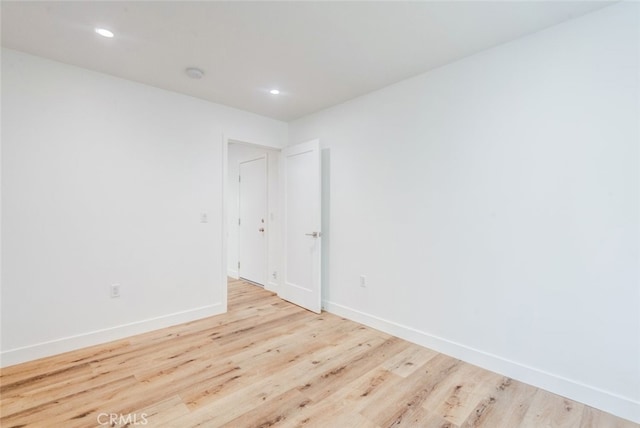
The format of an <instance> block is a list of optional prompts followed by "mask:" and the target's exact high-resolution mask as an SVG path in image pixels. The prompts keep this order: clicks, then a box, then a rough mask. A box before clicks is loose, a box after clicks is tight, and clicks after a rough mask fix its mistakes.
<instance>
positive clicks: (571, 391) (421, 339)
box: [323, 300, 640, 423]
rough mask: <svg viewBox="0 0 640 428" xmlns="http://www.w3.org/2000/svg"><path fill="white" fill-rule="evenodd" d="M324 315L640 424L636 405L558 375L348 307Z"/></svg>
mask: <svg viewBox="0 0 640 428" xmlns="http://www.w3.org/2000/svg"><path fill="white" fill-rule="evenodd" d="M323 307H324V308H325V310H326V311H327V312H330V313H332V314H335V315H338V316H341V317H344V318H347V319H350V320H352V321H356V322H359V323H361V324H364V325H366V326H369V327H372V328H375V329H377V330H380V331H383V332H385V333H388V334H391V335H393V336H397V337H399V338H401V339H404V340H407V341H409V342H413V343H416V344H418V345H421V346H424V347H426V348H430V349H433V350H435V351H438V352H441V353H443V354H446V355H450V356H452V357H454V358H458V359H460V360H463V361H465V362H468V363H470V364H474V365H477V366H479V367H482V368H484V369H487V370H491V371H493V372H496V373H499V374H502V375H504V376H508V377H510V378H513V379H516V380H518V381H521V382H525V383H527V384H529V385H533V386H535V387H538V388H541V389H544V390H547V391H550V392H553V393H554V394H558V395H561V396H564V397H567V398H569V399H571V400H574V401H578V402H580V403H584V404H587V405H589V406H591V407H595V408H597V409H600V410H603V411H605V412H608V413H612V414H614V415H616V416H619V417H621V418H624V419H628V420H631V421H634V422H636V423H640V402H638V401H634V400H632V399H630V398H627V397H622V396H619V395H616V394H613V393H611V392H608V391H604V390H601V389H599V388H595V387H593V386H589V385H586V384H583V383H580V382H577V381H574V380H571V379H567V378H564V377H562V376H558V375H554V374H552V373H547V372H544V371H542V370H539V369H536V368H534V367H530V366H527V365H524V364H520V363H518V362H515V361H511V360H508V359H505V358H502V357H499V356H497V355H493V354H489V353H487V352H483V351H480V350H478V349H474V348H470V347H468V346H465V345H462V344H460V343H456V342H452V341H450V340H447V339H444V338H441V337H437V336H434V335H431V334H429V333H425V332H422V331H419V330H416V329H414V328H411V327H407V326H404V325H401V324H398V323H395V322H392V321H388V320H385V319H382V318H379V317H376V316H373V315H369V314H366V313H364V312H360V311H357V310H355V309H351V308H349V307H346V306H343V305H340V304H337V303H333V302H330V301H327V300H325V301H323Z"/></svg>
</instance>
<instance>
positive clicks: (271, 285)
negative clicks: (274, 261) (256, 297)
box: [264, 281, 278, 293]
mask: <svg viewBox="0 0 640 428" xmlns="http://www.w3.org/2000/svg"><path fill="white" fill-rule="evenodd" d="M264 289H265V290H269V291H271V292H273V293H278V283H277V282H275V281H269V282H268V283H267V286H266V287H264Z"/></svg>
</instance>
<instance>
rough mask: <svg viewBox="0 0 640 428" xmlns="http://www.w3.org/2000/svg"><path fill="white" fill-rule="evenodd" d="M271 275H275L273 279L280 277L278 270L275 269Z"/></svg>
mask: <svg viewBox="0 0 640 428" xmlns="http://www.w3.org/2000/svg"><path fill="white" fill-rule="evenodd" d="M271 276H272V277H273V279H278V272H277V271H275V270H274V271H273V273H272V274H271Z"/></svg>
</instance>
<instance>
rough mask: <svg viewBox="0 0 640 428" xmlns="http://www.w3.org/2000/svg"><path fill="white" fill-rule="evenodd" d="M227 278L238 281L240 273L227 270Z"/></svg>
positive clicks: (235, 270)
mask: <svg viewBox="0 0 640 428" xmlns="http://www.w3.org/2000/svg"><path fill="white" fill-rule="evenodd" d="M227 276H228V277H231V278H233V279H240V272H238V270H237V269H227Z"/></svg>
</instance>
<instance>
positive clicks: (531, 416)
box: [522, 389, 584, 427]
mask: <svg viewBox="0 0 640 428" xmlns="http://www.w3.org/2000/svg"><path fill="white" fill-rule="evenodd" d="M583 410H584V405H583V404H580V403H576V402H575V401H572V400H569V399H567V398H563V397H560V396H558V395H555V394H552V393H550V392H547V391H543V390H541V389H539V390H538V391H536V394H535V396H534V397H533V400H532V401H531V405H530V406H529V410H527V413H526V414H525V417H524V419H523V421H522V424H523V425H525V426H539V427H566V426H578V425H579V424H580V421H581V420H582V415H583Z"/></svg>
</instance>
